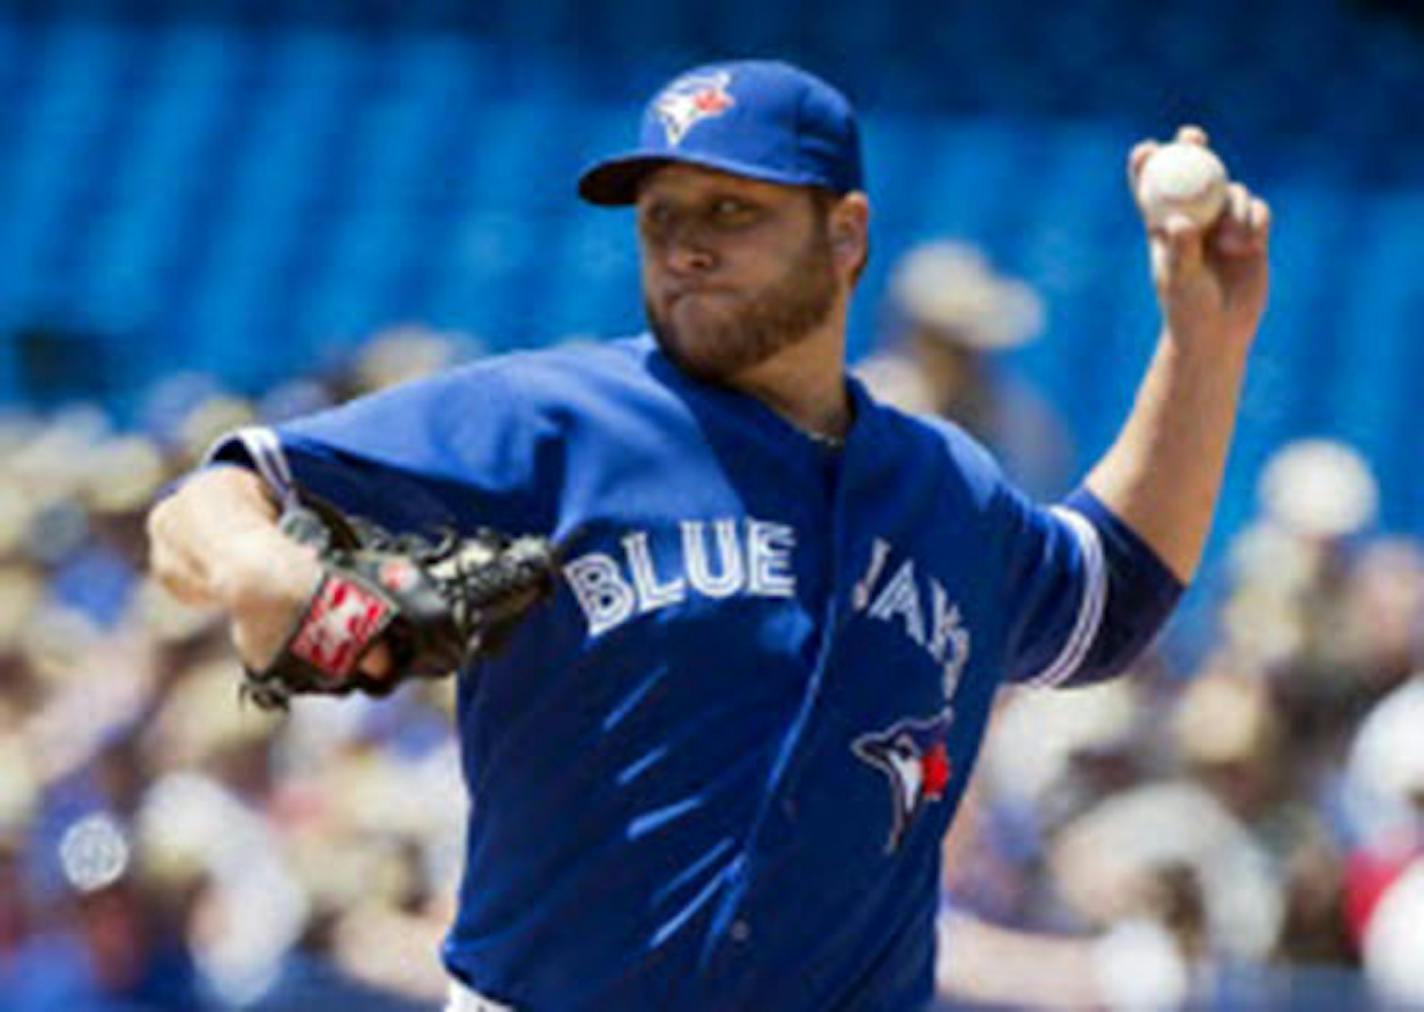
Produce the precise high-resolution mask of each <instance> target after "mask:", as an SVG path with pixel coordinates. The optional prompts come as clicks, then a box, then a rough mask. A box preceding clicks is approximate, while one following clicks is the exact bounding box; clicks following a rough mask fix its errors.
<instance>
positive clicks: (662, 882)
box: [214, 336, 1180, 1010]
mask: <svg viewBox="0 0 1424 1012" xmlns="http://www.w3.org/2000/svg"><path fill="white" fill-rule="evenodd" d="M850 393H851V396H852V400H853V405H854V411H855V420H854V423H853V425H852V427H851V429H850V431H849V433H848V435H847V438H846V442H845V444H844V446H843V447H842V448H840V449H838V450H833V449H829V448H827V447H826V446H824V445H823V444H821V443H818V442H817V441H815V440H813V439H810V438H808V437H807V436H806V435H804V434H803V433H801V432H800V431H798V430H797V429H795V428H794V427H792V426H791V425H789V424H788V423H787V422H786V421H785V420H783V419H782V418H781V417H780V416H778V415H777V414H775V413H774V412H773V411H771V410H770V409H769V408H767V407H766V406H764V405H763V404H761V403H760V402H758V401H756V400H754V399H752V398H749V397H747V396H744V395H742V394H739V393H736V392H733V391H730V390H727V389H723V388H719V387H715V386H710V385H706V384H703V383H700V382H698V381H696V380H693V379H691V378H689V377H687V376H685V375H683V374H682V373H680V372H679V371H678V370H677V369H676V368H675V367H674V366H673V365H672V364H671V363H669V362H668V360H667V359H666V358H664V357H663V355H662V354H661V353H660V352H659V351H658V349H657V348H656V345H655V343H654V342H653V341H652V340H651V339H650V338H648V337H646V336H644V337H640V338H635V339H629V340H623V341H617V342H610V343H607V344H602V345H587V346H582V347H577V348H565V349H558V350H550V351H545V352H534V353H525V354H519V355H512V356H507V357H504V358H500V359H493V360H489V361H487V362H484V363H480V364H477V365H475V366H472V367H467V368H465V369H461V370H456V371H452V372H450V373H448V374H445V375H442V376H439V377H436V378H432V379H429V380H424V381H420V382H417V383H414V384H411V385H407V386H404V387H399V388H396V389H393V390H390V391H387V392H383V393H380V394H377V395H374V396H371V397H368V398H364V399H361V400H358V401H355V402H352V403H351V404H349V405H347V406H344V407H341V408H338V409H335V410H332V411H329V412H325V413H322V414H318V415H315V416H312V417H309V418H306V419H302V420H298V421H295V422H292V423H290V424H286V425H283V426H282V427H280V428H279V429H277V430H269V429H251V430H245V431H243V432H241V433H238V434H237V435H236V436H235V437H233V438H230V439H228V440H227V441H225V442H224V443H222V444H221V445H219V447H217V448H216V451H215V454H214V456H215V458H216V459H218V460H231V461H237V462H242V463H245V464H247V465H250V466H255V467H256V468H257V469H258V470H259V471H260V472H261V473H262V474H263V475H264V476H265V477H266V478H267V480H268V481H269V483H271V484H272V485H274V486H275V487H277V488H279V489H280V488H282V487H284V486H286V485H289V484H290V483H291V482H292V481H293V480H295V481H296V482H298V483H301V484H302V485H304V486H305V487H308V488H310V489H311V490H313V491H315V492H316V493H318V494H320V495H323V496H325V497H326V498H328V499H331V500H333V501H334V502H336V503H337V504H339V505H340V506H342V507H344V508H345V509H347V510H349V511H351V512H353V513H358V514H364V515H367V516H369V517H371V518H373V519H375V520H377V521H379V522H381V523H383V524H385V525H387V526H391V527H394V528H422V527H427V526H430V525H432V524H437V523H454V524H456V525H459V526H462V527H474V526H477V525H480V524H484V525H490V526H495V527H499V528H502V529H505V530H507V531H510V532H522V531H534V532H541V533H546V534H551V535H553V536H554V537H555V538H558V539H566V540H568V542H569V544H570V548H569V554H568V556H567V560H566V564H565V566H564V573H565V576H566V579H565V580H564V581H563V585H562V587H561V588H560V591H559V593H558V594H557V595H556V598H555V599H554V601H553V602H552V603H551V604H550V605H549V606H547V607H545V608H542V609H541V610H539V611H537V612H536V613H534V614H533V615H532V616H531V617H530V619H529V620H528V621H527V622H526V623H525V624H524V625H522V626H521V627H520V628H519V629H518V630H517V632H516V634H515V635H514V637H513V640H512V642H511V643H510V646H509V649H508V650H507V651H506V652H505V653H504V654H502V655H501V656H499V657H498V658H496V659H493V660H490V661H488V662H485V663H484V664H482V665H481V666H480V667H479V668H478V669H477V670H472V671H468V672H465V673H464V674H463V676H462V677H461V679H460V681H459V702H458V721H459V733H460V739H461V749H462V762H463V772H464V776H465V780H466V783H467V785H468V788H469V792H470V798H471V812H470V817H469V823H468V851H467V859H466V865H465V869H464V878H463V882H462V887H461V892H460V897H459V908H458V914H457V917H456V921H455V924H454V926H453V928H452V930H451V931H450V934H449V936H448V939H447V941H446V944H445V947H444V959H445V962H446V965H447V967H448V968H449V970H450V972H451V973H452V974H453V975H455V976H456V977H457V978H459V979H460V980H462V981H464V982H465V983H466V984H468V985H469V986H471V987H472V988H474V989H475V990H477V991H479V992H480V993H482V994H486V995H489V996H490V997H492V998H495V999H497V1000H499V1001H502V1002H507V1003H509V1004H511V1005H513V1006H515V1007H517V1008H521V1009H525V1008H528V1009H535V1010H539V1009H625V1010H637V1009H666V1008H679V1009H745V1008H777V1009H788V1010H796V1009H805V1010H820V1009H828V1008H855V1009H897V1010H898V1009H905V1008H913V1007H916V1006H917V1005H919V1004H921V1003H923V1002H925V1001H927V1000H928V999H929V997H930V994H931V989H932V973H933V960H934V931H933V922H934V918H935V912H936V907H937V903H938V881H939V860H940V858H939V854H940V848H939V842H940V837H941V835H942V833H943V831H944V829H945V827H946V826H947V824H948V822H949V820H950V816H951V814H952V813H953V811H954V808H955V806H956V805H957V803H958V801H959V798H960V795H961V793H962V792H963V790H964V786H965V782H966V779H967V777H968V775H969V772H970V770H971V769H972V767H973V763H974V758H975V755H976V752H977V751H978V748H979V742H980V737H981V734H982V731H983V727H984V722H985V717H986V713H987V711H988V708H989V704H990V701H991V699H992V697H993V694H994V691H995V689H996V688H997V686H998V685H999V684H1001V683H1002V682H1004V681H1006V680H1012V681H1020V682H1030V683H1034V684H1040V685H1054V684H1062V683H1064V682H1068V681H1072V680H1080V679H1083V678H1090V677H1097V676H1100V675H1102V674H1105V673H1109V672H1111V671H1112V670H1114V669H1116V668H1118V667H1120V666H1121V665H1122V663H1123V662H1124V661H1125V660H1126V659H1127V658H1128V657H1130V655H1131V654H1133V653H1134V652H1135V651H1136V650H1137V649H1138V648H1139V647H1140V645H1141V643H1142V642H1143V641H1144V639H1145V638H1146V636H1147V635H1150V633H1151V631H1152V628H1153V627H1155V624H1156V621H1157V620H1158V619H1160V617H1161V609H1158V611H1157V614H1156V617H1155V618H1154V619H1152V620H1151V621H1146V622H1142V621H1139V622H1137V623H1136V624H1134V623H1132V622H1124V621H1123V620H1122V618H1121V612H1120V609H1119V610H1116V611H1115V609H1114V607H1113V604H1112V600H1113V599H1115V598H1116V597H1117V596H1118V595H1117V594H1116V592H1114V593H1113V594H1111V595H1110V593H1109V585H1110V584H1113V583H1114V581H1116V580H1118V579H1119V576H1120V574H1121V573H1123V572H1129V571H1130V570H1131V569H1132V566H1129V565H1125V564H1123V563H1122V561H1121V560H1123V559H1131V558H1138V557H1140V556H1141V554H1142V553H1141V547H1142V546H1141V545H1140V543H1137V542H1135V541H1134V539H1133V537H1132V535H1131V534H1130V532H1127V531H1125V529H1123V528H1122V526H1121V525H1120V524H1119V523H1117V522H1116V521H1115V520H1114V519H1113V518H1112V517H1111V515H1110V514H1108V513H1107V512H1106V510H1104V509H1103V508H1102V507H1101V506H1100V505H1099V504H1097V503H1096V501H1095V500H1093V499H1092V498H1091V497H1090V496H1086V495H1083V494H1079V495H1077V496H1075V497H1073V498H1072V499H1070V501H1069V502H1070V507H1071V508H1057V509H1054V510H1046V509H1040V508H1038V507H1036V506H1034V505H1032V504H1030V503H1029V502H1028V501H1026V500H1025V499H1024V498H1023V497H1022V496H1021V495H1020V494H1018V493H1017V492H1016V491H1015V490H1014V489H1013V488H1011V487H1010V486H1009V485H1007V484H1006V483H1005V482H1004V481H1003V479H1002V478H1001V476H1000V474H999V472H998V470H997V468H996V467H995V465H994V464H993V462H992V460H991V459H990V458H989V457H988V456H987V455H986V454H985V453H984V452H983V451H982V450H981V449H980V448H979V447H978V446H977V445H975V444H973V443H972V442H971V441H970V440H968V439H967V438H966V437H965V436H964V435H963V434H962V433H960V432H959V431H958V430H956V429H954V428H953V427H952V426H948V425H944V424H940V423H935V422H928V421H923V420H917V419H913V418H910V417H907V416H905V415H902V414H900V413H898V412H895V411H893V410H891V409H888V408H886V407H884V406H881V405H878V404H876V403H874V402H873V401H871V400H870V399H869V398H868V396H867V395H866V394H865V393H864V391H863V390H862V389H861V388H860V387H859V386H858V385H857V384H855V383H854V381H851V385H850ZM1124 545H1127V546H1128V547H1129V548H1133V549H1135V550H1136V551H1137V555H1136V556H1133V555H1132V553H1131V552H1126V553H1125V552H1124V551H1123V550H1122V549H1123V546H1124ZM1150 564H1151V565H1156V566H1157V567H1158V568H1159V569H1160V563H1157V562H1155V560H1152V561H1151V563H1150ZM1139 568H1140V566H1139ZM1177 589H1178V590H1179V589H1180V588H1177ZM1170 596H1171V595H1170V594H1168V595H1166V597H1170ZM1166 597H1164V600H1166ZM1149 610H1150V609H1149Z"/></svg>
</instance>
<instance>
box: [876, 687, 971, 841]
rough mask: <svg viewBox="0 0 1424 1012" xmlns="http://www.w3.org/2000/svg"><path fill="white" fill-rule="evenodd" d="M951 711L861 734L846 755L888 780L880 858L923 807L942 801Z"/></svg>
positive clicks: (948, 768) (946, 782)
mask: <svg viewBox="0 0 1424 1012" xmlns="http://www.w3.org/2000/svg"><path fill="white" fill-rule="evenodd" d="M953 722H954V711H953V710H950V709H948V708H946V709H945V710H944V712H943V713H940V714H938V715H937V716H934V717H930V718H928V719H922V720H916V719H913V718H911V719H906V720H900V721H896V722H895V723H894V724H892V725H891V726H890V727H888V728H886V729H885V730H884V731H875V732H872V733H870V734H863V735H861V736H860V737H859V738H857V739H855V741H853V742H852V743H851V751H852V752H854V753H855V754H856V756H858V757H859V758H861V759H863V760H864V761H865V762H868V763H869V764H870V765H872V766H874V767H875V768H876V769H878V770H880V771H881V772H882V773H884V774H885V776H886V777H887V778H888V779H889V781H890V806H891V823H890V838H889V839H888V840H886V842H885V853H887V854H893V853H894V852H895V851H896V850H897V849H899V847H900V843H901V841H902V840H903V839H904V838H905V834H906V833H907V832H908V831H909V829H910V826H911V825H913V824H914V821H915V818H916V817H917V816H918V815H919V814H920V812H921V811H923V810H924V807H925V805H927V804H929V803H931V802H935V801H941V800H943V799H944V792H945V790H946V789H948V787H949V780H950V777H951V776H952V775H953V772H954V771H953V768H952V767H951V764H950V761H949V747H948V745H947V744H946V743H947V740H948V738H949V726H950V724H952V723H953Z"/></svg>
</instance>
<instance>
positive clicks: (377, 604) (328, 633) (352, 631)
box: [291, 576, 391, 678]
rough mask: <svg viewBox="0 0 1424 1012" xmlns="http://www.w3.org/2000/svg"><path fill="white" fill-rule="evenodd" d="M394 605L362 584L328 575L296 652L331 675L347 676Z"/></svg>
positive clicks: (305, 621) (294, 642)
mask: <svg viewBox="0 0 1424 1012" xmlns="http://www.w3.org/2000/svg"><path fill="white" fill-rule="evenodd" d="M390 610H391V608H390V604H389V603H388V602H387V601H386V600H385V599H384V598H382V597H381V596H380V595H378V594H375V593H373V592H372V591H371V590H369V589H368V588H366V587H363V586H362V585H361V584H359V583H356V582H354V581H351V580H345V579H342V578H340V577H336V576H327V578H326V579H325V580H323V581H322V584H321V589H319V590H318V591H317V593H316V596H315V597H314V598H312V602H311V606H310V607H309V608H307V614H306V617H305V618H304V619H303V620H302V624H301V628H299V629H298V630H297V633H296V635H295V636H294V637H293V638H292V647H291V651H292V653H293V654H294V655H295V656H297V657H300V658H301V659H302V660H304V661H306V662H307V663H308V664H310V665H311V666H312V667H314V668H316V669H318V670H319V671H321V672H322V674H324V675H327V676H329V677H331V678H345V677H346V676H347V675H349V674H351V670H352V669H353V668H354V667H356V662H357V661H358V660H360V659H361V655H362V654H363V653H365V652H366V648H367V647H368V646H369V645H370V643H371V640H373V639H374V638H375V637H376V636H377V635H379V634H380V632H381V630H382V629H384V628H385V626H386V617H387V615H389V613H390Z"/></svg>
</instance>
